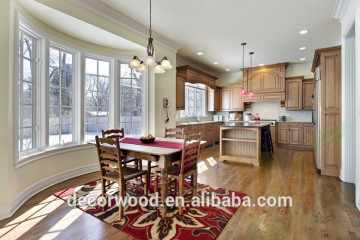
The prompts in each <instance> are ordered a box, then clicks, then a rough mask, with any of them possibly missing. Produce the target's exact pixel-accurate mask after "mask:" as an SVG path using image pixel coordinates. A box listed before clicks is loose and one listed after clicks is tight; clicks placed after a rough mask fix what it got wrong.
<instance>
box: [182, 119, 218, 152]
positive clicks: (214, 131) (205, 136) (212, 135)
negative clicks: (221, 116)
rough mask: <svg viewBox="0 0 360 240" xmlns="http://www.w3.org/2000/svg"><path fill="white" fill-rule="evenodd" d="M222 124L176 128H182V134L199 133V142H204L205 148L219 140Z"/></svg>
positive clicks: (214, 123)
mask: <svg viewBox="0 0 360 240" xmlns="http://www.w3.org/2000/svg"><path fill="white" fill-rule="evenodd" d="M222 124H224V123H223V122H213V123H205V124H204V123H203V124H191V125H184V126H181V125H180V126H177V128H183V129H184V134H186V135H189V134H195V133H198V132H201V140H202V141H206V142H207V143H206V144H205V147H208V146H212V145H214V144H215V143H216V142H219V140H220V125H222Z"/></svg>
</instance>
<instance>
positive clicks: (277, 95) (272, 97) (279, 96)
mask: <svg viewBox="0 0 360 240" xmlns="http://www.w3.org/2000/svg"><path fill="white" fill-rule="evenodd" d="M262 100H264V101H272V100H279V101H281V100H285V93H271V94H264V95H263V98H262Z"/></svg>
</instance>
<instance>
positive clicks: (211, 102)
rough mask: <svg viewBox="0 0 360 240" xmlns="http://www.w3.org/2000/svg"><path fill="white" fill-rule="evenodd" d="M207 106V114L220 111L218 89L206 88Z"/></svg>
mask: <svg viewBox="0 0 360 240" xmlns="http://www.w3.org/2000/svg"><path fill="white" fill-rule="evenodd" d="M207 93H208V94H207V99H208V101H207V106H208V111H209V112H214V111H216V112H218V111H220V89H219V88H215V89H211V88H209V87H208V88H207Z"/></svg>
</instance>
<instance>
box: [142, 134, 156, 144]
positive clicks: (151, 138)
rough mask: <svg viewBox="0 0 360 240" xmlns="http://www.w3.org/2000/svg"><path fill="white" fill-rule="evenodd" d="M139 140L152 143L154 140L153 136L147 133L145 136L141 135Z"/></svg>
mask: <svg viewBox="0 0 360 240" xmlns="http://www.w3.org/2000/svg"><path fill="white" fill-rule="evenodd" d="M140 141H141V142H143V143H153V142H154V141H155V137H154V136H153V135H151V134H149V135H148V136H147V137H141V138H140Z"/></svg>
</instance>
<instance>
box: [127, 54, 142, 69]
mask: <svg viewBox="0 0 360 240" xmlns="http://www.w3.org/2000/svg"><path fill="white" fill-rule="evenodd" d="M139 66H140V61H139V60H138V59H137V58H136V56H135V57H134V58H133V59H131V61H130V63H129V68H138V67H139Z"/></svg>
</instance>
